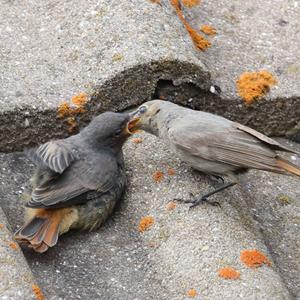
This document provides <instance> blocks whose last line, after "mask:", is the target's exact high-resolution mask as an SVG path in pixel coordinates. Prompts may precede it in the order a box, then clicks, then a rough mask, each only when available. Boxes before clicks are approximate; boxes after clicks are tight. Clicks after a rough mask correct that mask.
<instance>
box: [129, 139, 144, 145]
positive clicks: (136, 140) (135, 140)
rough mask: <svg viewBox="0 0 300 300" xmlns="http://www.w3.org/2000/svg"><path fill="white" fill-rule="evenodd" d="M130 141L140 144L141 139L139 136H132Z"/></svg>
mask: <svg viewBox="0 0 300 300" xmlns="http://www.w3.org/2000/svg"><path fill="white" fill-rule="evenodd" d="M131 141H132V142H133V143H135V144H140V143H141V142H142V141H143V140H142V139H141V138H133V139H131Z"/></svg>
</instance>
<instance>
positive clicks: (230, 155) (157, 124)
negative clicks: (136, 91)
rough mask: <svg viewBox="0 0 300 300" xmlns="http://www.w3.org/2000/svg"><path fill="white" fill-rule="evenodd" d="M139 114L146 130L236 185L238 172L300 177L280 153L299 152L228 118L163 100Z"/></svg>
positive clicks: (144, 107) (202, 168) (194, 164)
mask: <svg viewBox="0 0 300 300" xmlns="http://www.w3.org/2000/svg"><path fill="white" fill-rule="evenodd" d="M136 114H137V115H139V117H140V127H141V128H142V129H144V130H146V131H148V132H150V133H152V134H154V135H156V136H158V137H160V138H162V139H163V140H164V141H165V142H166V143H167V145H168V146H169V147H170V149H172V150H173V151H174V152H175V153H176V154H177V155H178V156H179V157H180V158H181V159H182V160H183V161H185V162H187V163H188V164H189V165H190V166H192V167H193V168H195V169H197V170H199V171H201V172H204V173H207V174H211V175H216V176H220V175H221V176H222V175H227V176H229V177H230V178H231V180H232V181H234V182H236V181H237V178H236V177H235V175H234V174H235V173H236V172H239V171H242V170H245V169H251V168H253V169H260V170H265V171H271V172H277V173H284V174H287V173H293V174H295V175H298V176H300V169H299V168H298V167H297V166H294V165H293V164H291V163H289V162H287V161H285V160H284V159H282V158H281V157H280V156H279V154H278V153H277V152H276V151H277V150H279V151H286V152H291V153H296V151H294V150H292V149H289V148H287V147H284V146H283V145H281V144H279V143H278V142H277V141H275V140H273V139H271V138H268V137H267V136H265V135H263V134H261V133H259V132H257V131H255V130H254V129H251V128H249V127H247V126H244V125H241V124H239V123H236V122H232V121H230V120H228V119H226V118H223V117H220V116H217V115H214V114H211V113H207V112H202V111H195V110H191V109H188V108H184V107H181V106H179V105H176V104H174V103H171V102H167V101H162V100H153V101H149V102H146V103H144V104H143V105H142V106H140V108H139V109H138V110H137V112H136Z"/></svg>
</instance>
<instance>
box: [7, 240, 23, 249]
mask: <svg viewBox="0 0 300 300" xmlns="http://www.w3.org/2000/svg"><path fill="white" fill-rule="evenodd" d="M8 246H9V247H10V248H11V249H13V250H19V249H20V248H19V245H18V244H17V243H15V242H8Z"/></svg>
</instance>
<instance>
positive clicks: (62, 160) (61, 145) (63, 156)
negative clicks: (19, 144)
mask: <svg viewBox="0 0 300 300" xmlns="http://www.w3.org/2000/svg"><path fill="white" fill-rule="evenodd" d="M29 155H30V157H31V158H32V159H33V160H34V161H37V162H42V163H43V164H44V165H46V166H47V167H48V168H50V169H51V170H52V171H54V172H56V173H60V174H61V173H63V171H64V170H65V169H66V168H67V167H69V166H70V164H71V163H72V162H73V161H74V160H75V155H74V154H73V153H72V152H71V150H70V149H69V147H68V144H67V142H66V141H65V140H56V141H50V142H47V143H45V144H43V145H41V146H39V147H38V148H37V149H36V150H35V151H31V152H29Z"/></svg>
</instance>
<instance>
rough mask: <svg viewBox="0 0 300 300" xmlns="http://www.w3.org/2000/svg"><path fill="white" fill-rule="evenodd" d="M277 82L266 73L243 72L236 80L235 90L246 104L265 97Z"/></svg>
mask: <svg viewBox="0 0 300 300" xmlns="http://www.w3.org/2000/svg"><path fill="white" fill-rule="evenodd" d="M276 83H277V81H276V79H275V78H274V77H273V75H272V74H271V73H269V72H268V71H264V70H262V71H259V72H245V73H243V74H242V75H241V76H240V77H239V79H238V80H237V82H236V84H237V90H238V94H239V95H240V97H242V98H243V99H244V100H245V102H246V103H247V104H250V103H252V102H253V101H254V100H256V99H258V98H260V97H261V96H263V95H265V94H266V92H268V91H269V90H270V87H271V86H273V85H274V84H276Z"/></svg>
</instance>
